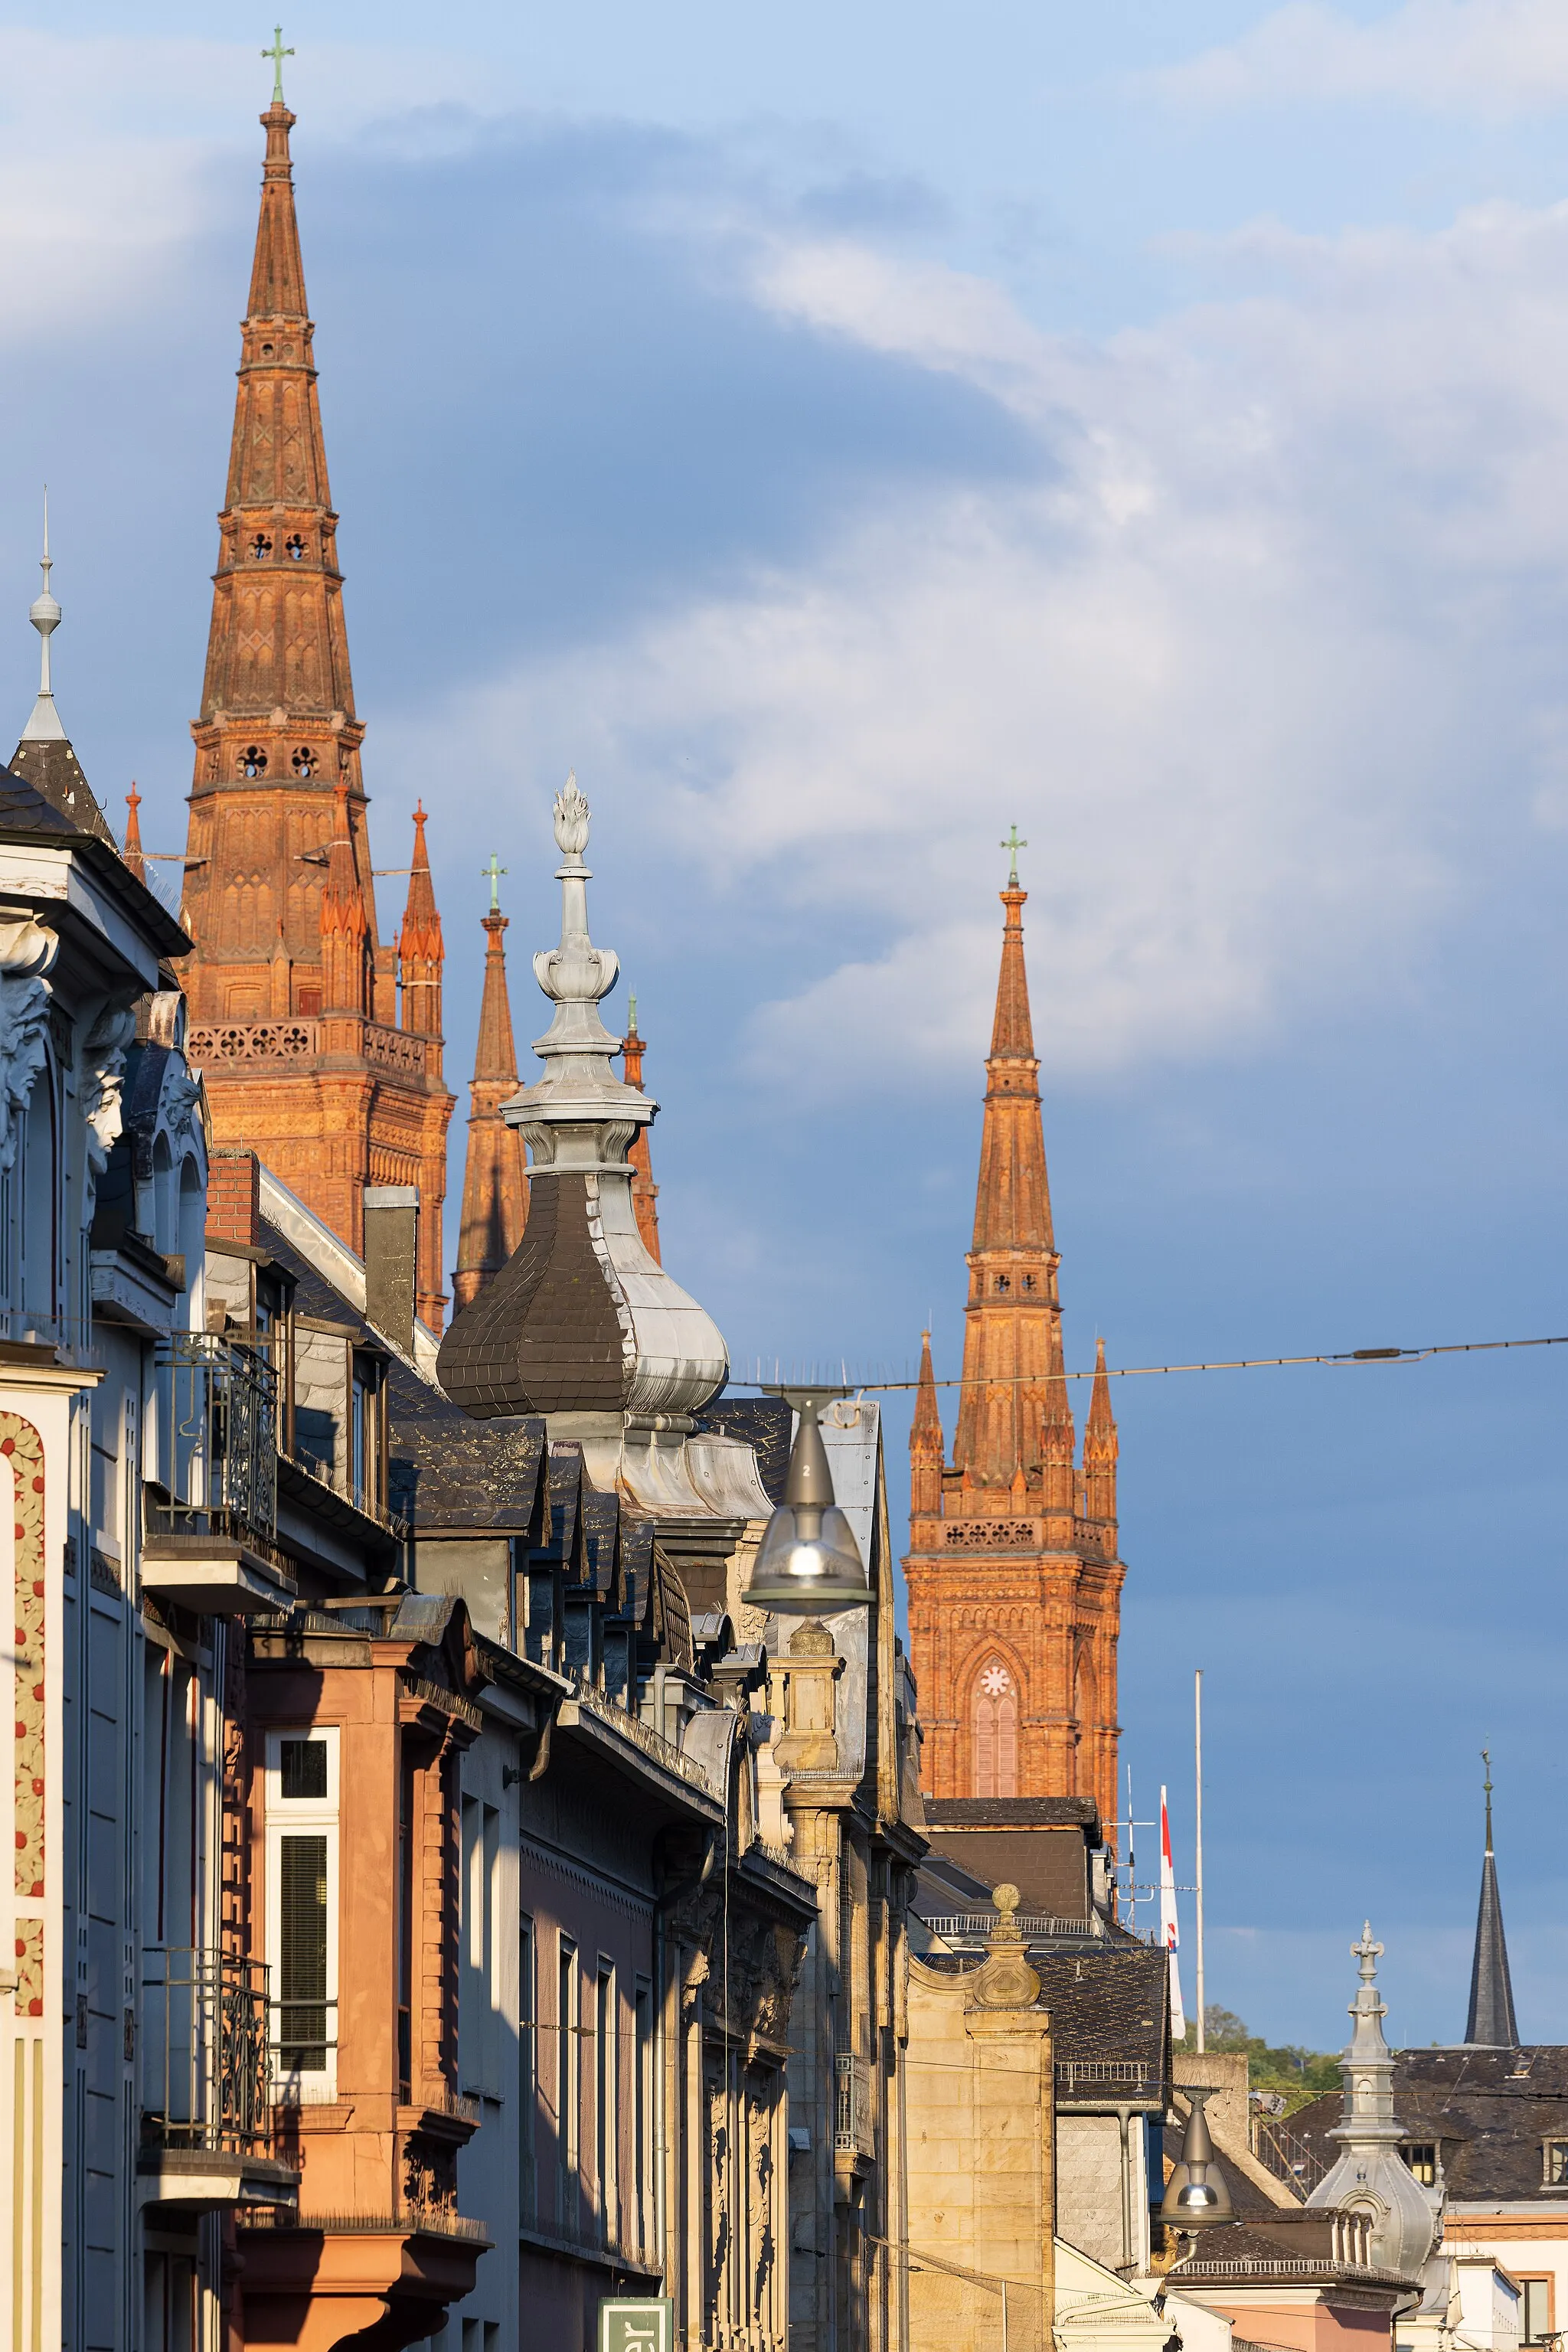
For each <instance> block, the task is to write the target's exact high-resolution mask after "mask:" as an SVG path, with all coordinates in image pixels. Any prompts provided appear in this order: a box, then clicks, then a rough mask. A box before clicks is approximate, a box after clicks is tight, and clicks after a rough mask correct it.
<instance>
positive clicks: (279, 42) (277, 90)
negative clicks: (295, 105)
mask: <svg viewBox="0 0 1568 2352" xmlns="http://www.w3.org/2000/svg"><path fill="white" fill-rule="evenodd" d="M261 54H262V56H263V57H264V58H271V60H272V103H273V105H274V106H281V105H282V103H283V60H284V58H291V57H292V56H293V54H294V52H293V50H292V49H286V48H285V47H284V46H283V27H282V26H281V25H274V26H273V27H272V47H270V48H269V49H263V50H262V52H261Z"/></svg>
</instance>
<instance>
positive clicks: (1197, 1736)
mask: <svg viewBox="0 0 1568 2352" xmlns="http://www.w3.org/2000/svg"><path fill="white" fill-rule="evenodd" d="M1193 1777H1194V1781H1195V1782H1196V1793H1197V1809H1196V1823H1197V1868H1196V1870H1195V1871H1194V1874H1193V1875H1194V1878H1195V1880H1196V1882H1197V1885H1196V1889H1195V1892H1196V1895H1197V1927H1198V1932H1197V1941H1196V1951H1195V1954H1194V1958H1195V1960H1196V1963H1197V1966H1196V1971H1195V1973H1196V1976H1197V1983H1198V2048H1199V2050H1200V2051H1201V2050H1202V2049H1203V2046H1204V1675H1203V1668H1202V1667H1201V1666H1200V1667H1199V1668H1198V1670H1197V1672H1196V1674H1194V1676H1193Z"/></svg>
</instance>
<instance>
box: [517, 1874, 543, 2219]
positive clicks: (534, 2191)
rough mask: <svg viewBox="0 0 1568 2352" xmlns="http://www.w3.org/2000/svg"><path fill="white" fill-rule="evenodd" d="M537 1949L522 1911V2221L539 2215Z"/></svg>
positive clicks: (519, 1962) (519, 2029)
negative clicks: (536, 2021)
mask: <svg viewBox="0 0 1568 2352" xmlns="http://www.w3.org/2000/svg"><path fill="white" fill-rule="evenodd" d="M538 1966H539V1960H538V1950H537V1947H536V1944H535V1941H534V1934H533V1922H532V1920H531V1918H530V1917H529V1916H528V1914H527V1912H526V1911H525V1912H524V1913H523V1915H522V1917H521V1920H520V1921H519V1923H518V1935H517V2137H518V2186H519V2195H520V2199H521V2215H522V2219H523V2220H524V2221H537V2220H538V2218H539V2174H538V2147H537V2141H536V2137H535V2136H536V2133H537V2131H538V2126H539V2114H538V2109H539V2040H538V2031H537V2027H536V2024H535V2020H536V2018H537V2016H538V2006H537V2004H538V2000H539V1979H538Z"/></svg>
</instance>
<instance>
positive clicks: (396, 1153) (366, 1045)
mask: <svg viewBox="0 0 1568 2352" xmlns="http://www.w3.org/2000/svg"><path fill="white" fill-rule="evenodd" d="M266 54H267V55H268V57H270V58H273V60H274V63H275V64H277V65H279V66H280V65H281V60H282V58H283V57H284V56H285V55H287V54H288V52H287V51H285V50H284V49H283V48H282V47H281V43H280V42H279V43H277V44H276V45H275V47H274V48H273V49H272V50H268V52H267V53H266ZM261 126H262V129H263V130H264V131H265V132H266V134H267V152H266V161H265V163H264V164H263V167H262V180H261V205H260V214H259V218H258V224H257V232H256V252H255V257H254V261H253V263H252V267H251V273H250V299H249V306H248V309H247V314H246V319H245V322H244V325H243V327H242V328H241V330H240V362H239V375H238V388H237V394H236V398H235V411H234V433H233V438H232V440H231V443H230V446H229V458H228V476H227V484H226V495H225V499H224V505H223V510H222V512H221V514H220V515H219V518H218V532H219V539H218V561H217V569H216V572H214V574H213V598H212V624H211V627H210V630H209V633H208V638H207V656H206V669H205V677H204V680H203V686H202V698H201V709H200V715H199V716H198V717H197V718H196V719H195V720H194V721H193V723H192V728H191V732H192V736H193V738H194V740H195V775H194V779H193V783H192V789H191V800H190V810H191V815H190V829H189V834H188V836H187V841H186V863H185V900H184V925H185V928H186V929H187V930H188V931H189V933H190V935H191V937H192V938H193V939H194V940H195V943H196V944H195V954H194V955H193V956H192V957H191V959H190V961H189V963H188V965H187V968H186V972H185V982H186V989H187V992H188V995H189V999H190V1008H191V1029H190V1032H189V1040H190V1051H191V1055H192V1059H193V1061H194V1062H195V1064H196V1065H197V1066H199V1067H200V1069H201V1070H202V1072H203V1075H204V1077H205V1081H206V1089H207V1100H208V1103H209V1105H210V1106H211V1109H212V1117H213V1127H214V1133H215V1136H216V1139H217V1140H218V1141H219V1142H220V1143H221V1142H232V1143H247V1144H250V1145H252V1146H253V1147H255V1148H257V1149H258V1150H261V1152H262V1154H263V1156H264V1157H265V1159H266V1160H267V1162H268V1166H269V1167H271V1168H272V1169H273V1170H274V1171H275V1172H276V1173H277V1174H278V1175H279V1177H281V1178H282V1180H283V1181H284V1182H285V1183H286V1184H289V1185H290V1186H291V1187H292V1188H293V1190H294V1191H295V1192H299V1193H300V1195H301V1196H302V1197H303V1199H304V1200H305V1201H306V1202H308V1204H309V1205H310V1208H312V1209H313V1210H314V1211H315V1213H316V1214H317V1215H318V1216H320V1217H321V1218H322V1219H324V1221H325V1222H326V1223H327V1224H329V1225H330V1226H331V1229H332V1230H333V1232H334V1233H336V1234H338V1235H339V1236H340V1237H341V1238H342V1240H343V1241H344V1242H345V1243H347V1244H348V1246H349V1247H350V1248H351V1249H354V1250H358V1249H359V1248H361V1247H362V1245H363V1215H364V1209H363V1192H364V1187H365V1186H366V1184H368V1183H380V1182H386V1181H392V1180H393V1179H394V1178H395V1180H396V1181H398V1182H408V1181H415V1182H417V1184H418V1187H419V1194H420V1204H419V1205H420V1214H419V1289H418V1302H419V1307H418V1311H419V1314H420V1316H421V1317H422V1318H423V1319H424V1320H425V1321H426V1323H428V1324H430V1325H432V1326H433V1327H435V1328H439V1326H440V1323H441V1319H442V1313H443V1309H444V1307H445V1304H446V1300H445V1297H444V1294H443V1291H442V1271H443V1261H444V1251H443V1247H442V1239H441V1210H442V1203H443V1200H444V1197H445V1192H446V1181H447V1180H446V1133H447V1122H448V1120H449V1119H450V1118H451V1114H452V1097H451V1096H450V1095H449V1094H448V1093H447V1088H446V1085H445V1081H444V1079H443V1076H442V1069H441V1038H440V1020H441V987H440V978H441V973H440V924H439V920H438V919H437V914H436V906H435V898H434V895H433V893H432V891H431V888H430V878H429V866H428V861H427V859H426V856H425V850H424V844H423V838H422V830H423V829H422V827H416V841H415V853H414V872H413V874H412V876H411V878H410V888H409V910H410V911H409V913H408V915H406V916H405V920H404V926H403V944H404V949H405V955H404V966H403V976H404V980H405V1008H404V1021H403V1032H404V1034H399V1033H398V1030H397V1026H396V1024H397V979H398V960H397V951H396V950H395V947H394V946H393V944H392V942H391V941H390V940H388V941H384V940H382V938H381V935H380V931H379V927H378V924H377V920H376V908H375V885H374V857H373V855H372V851H371V844H370V837H369V827H368V816H367V809H368V803H367V802H366V798H365V792H364V783H363V774H362V769H361V747H362V744H363V738H364V729H363V725H362V724H361V721H360V719H359V717H358V715H357V713H356V711H355V709H354V697H353V678H352V676H351V674H350V669H349V650H348V639H347V635H346V634H345V631H344V625H343V604H342V588H343V583H342V572H340V570H339V568H338V546H337V530H338V518H337V515H336V513H335V512H334V510H333V508H332V500H331V486H330V484H329V482H328V478H327V457H326V446H325V443H324V441H323V439H322V434H321V407H320V402H319V399H318V392H317V381H316V363H315V351H314V342H315V328H314V326H313V324H312V323H311V320H310V315H309V312H308V310H307V308H306V299H305V273H304V268H303V265H302V262H301V260H300V232H299V225H298V222H297V219H296V217H295V210H294V182H293V165H292V162H291V160H290V155H289V132H290V131H292V129H293V127H294V116H293V115H292V114H291V113H290V112H289V109H288V107H287V106H286V105H285V104H284V102H283V96H282V90H281V87H280V83H279V80H278V79H274V83H273V96H272V103H271V104H270V106H268V109H267V111H266V113H265V114H263V115H262V117H261Z"/></svg>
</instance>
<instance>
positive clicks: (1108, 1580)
mask: <svg viewBox="0 0 1568 2352" xmlns="http://www.w3.org/2000/svg"><path fill="white" fill-rule="evenodd" d="M1001 896H1002V904H1003V906H1004V908H1005V910H1006V915H1005V929H1004V931H1003V939H1002V969H1001V976H1000V980H999V982H998V985H997V993H996V1015H995V1022H994V1029H993V1033H992V1039H991V1052H990V1055H989V1058H988V1060H987V1062H986V1092H985V1119H984V1132H983V1138H982V1143H981V1156H980V1181H979V1187H978V1192H977V1195H976V1200H975V1209H974V1235H973V1246H972V1248H971V1249H970V1252H969V1256H968V1265H969V1297H968V1302H967V1307H966V1310H965V1328H964V1343H963V1387H962V1390H961V1392H960V1404H959V1412H958V1426H957V1431H956V1433H955V1436H954V1440H953V1448H952V1462H951V1464H950V1463H948V1462H947V1461H946V1460H945V1458H944V1445H943V1439H942V1417H941V1412H940V1409H939V1407H938V1403H937V1390H936V1382H935V1377H934V1373H933V1370H932V1365H931V1340H930V1335H929V1334H927V1336H926V1339H925V1342H924V1348H923V1352H922V1356H921V1387H920V1394H919V1398H918V1401H917V1403H916V1409H915V1418H914V1425H913V1428H912V1431H911V1433H910V1552H909V1557H908V1558H907V1559H905V1562H904V1570H905V1574H906V1576H907V1577H908V1580H909V1591H910V1658H911V1663H912V1664H913V1667H914V1672H915V1679H916V1684H917V1687H918V1689H919V1693H920V1706H921V1722H922V1724H923V1727H924V1731H925V1749H924V1774H923V1777H924V1783H925V1788H926V1790H927V1793H928V1794H929V1795H931V1796H932V1797H936V1798H940V1799H957V1798H963V1799H968V1798H973V1799H989V1798H1013V1799H1021V1798H1026V1797H1071V1796H1081V1797H1087V1798H1089V1799H1091V1800H1092V1801H1093V1802H1094V1803H1095V1804H1096V1805H1097V1806H1098V1808H1099V1811H1100V1819H1101V1821H1102V1822H1104V1823H1106V1824H1109V1823H1110V1822H1113V1821H1114V1819H1115V1814H1116V1741H1117V1722H1116V1643H1117V1633H1118V1629H1119V1624H1120V1596H1121V1581H1122V1576H1123V1573H1124V1571H1123V1569H1122V1565H1121V1560H1120V1559H1118V1557H1117V1526H1116V1457H1117V1440H1116V1424H1115V1421H1114V1419H1113V1418H1112V1415H1111V1410H1110V1382H1109V1381H1108V1380H1107V1378H1106V1376H1105V1359H1104V1351H1103V1349H1101V1351H1100V1370H1099V1372H1098V1375H1097V1377H1096V1380H1095V1382H1094V1388H1093V1393H1092V1396H1091V1398H1090V1402H1089V1415H1088V1420H1087V1423H1086V1428H1085V1434H1084V1446H1083V1455H1082V1461H1081V1465H1080V1464H1079V1459H1078V1454H1077V1445H1076V1435H1075V1431H1074V1426H1073V1413H1072V1406H1071V1403H1070V1402H1069V1400H1068V1383H1067V1380H1066V1377H1065V1368H1064V1362H1063V1356H1062V1330H1061V1302H1060V1297H1059V1295H1058V1287H1057V1268H1058V1263H1059V1260H1058V1254H1057V1248H1056V1242H1055V1237H1054V1234H1053V1232H1052V1226H1051V1202H1050V1188H1049V1185H1048V1182H1047V1174H1046V1152H1045V1141H1044V1137H1043V1134H1042V1130H1041V1126H1040V1094H1039V1083H1038V1077H1039V1063H1038V1061H1037V1058H1036V1055H1035V1049H1034V1036H1033V1031H1032V1027H1031V1024H1030V1017H1029V992H1028V980H1027V976H1026V971H1025V965H1024V926H1023V908H1024V902H1025V898H1026V892H1025V891H1023V890H1021V889H1020V888H1019V887H1017V874H1016V868H1015V871H1014V875H1013V878H1012V881H1011V883H1010V884H1009V887H1007V888H1006V889H1005V890H1004V891H1003V892H1002V894H1001Z"/></svg>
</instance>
